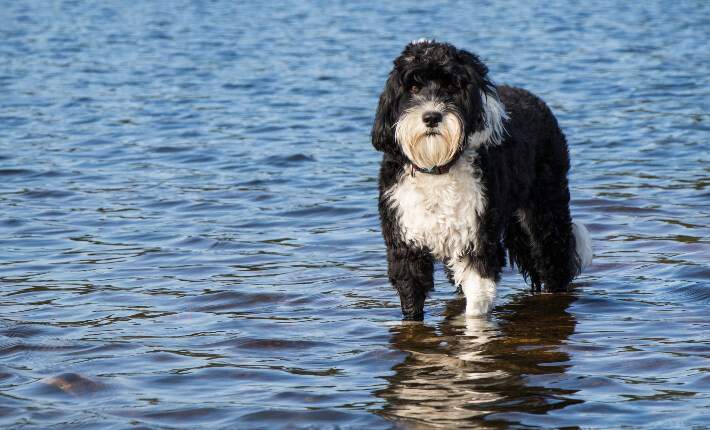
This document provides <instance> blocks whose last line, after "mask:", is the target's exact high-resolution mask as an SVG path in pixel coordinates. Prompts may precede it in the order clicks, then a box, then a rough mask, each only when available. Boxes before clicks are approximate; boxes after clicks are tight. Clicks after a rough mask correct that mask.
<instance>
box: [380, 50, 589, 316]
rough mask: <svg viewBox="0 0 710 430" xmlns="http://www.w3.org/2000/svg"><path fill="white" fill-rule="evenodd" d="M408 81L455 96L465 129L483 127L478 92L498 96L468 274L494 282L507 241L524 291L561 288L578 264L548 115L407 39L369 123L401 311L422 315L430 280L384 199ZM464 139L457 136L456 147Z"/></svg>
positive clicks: (460, 58) (480, 72)
mask: <svg viewBox="0 0 710 430" xmlns="http://www.w3.org/2000/svg"><path fill="white" fill-rule="evenodd" d="M432 83H436V85H433V86H432ZM413 85H417V86H419V87H421V88H422V91H426V90H427V89H431V91H435V92H436V93H437V96H439V97H444V98H446V99H447V100H449V101H451V102H452V103H454V104H455V105H456V106H457V107H458V109H459V111H460V113H461V116H462V119H463V127H464V136H469V134H470V133H472V132H475V131H481V130H483V129H484V128H485V127H486V126H487V125H486V123H485V117H484V108H483V101H482V97H481V94H484V95H486V96H490V97H498V98H499V99H500V101H501V102H502V103H503V104H504V106H505V108H506V112H507V114H508V118H507V120H506V121H505V122H504V127H505V131H506V133H505V134H504V137H503V140H502V141H501V142H499V143H500V144H494V143H493V142H489V143H487V144H483V145H481V146H480V147H479V148H478V150H477V155H476V157H475V159H474V161H473V163H474V171H475V172H477V173H476V174H477V175H478V176H479V177H478V178H477V179H478V180H480V181H481V183H482V185H483V187H482V189H483V190H485V191H484V192H485V197H486V200H487V204H486V209H485V213H484V214H482V216H480V218H479V220H478V222H479V227H478V234H477V238H476V242H475V243H471V245H470V246H469V247H468V248H467V251H466V253H467V256H468V257H470V259H471V262H472V265H473V267H474V268H475V270H476V272H478V273H479V274H480V275H481V276H483V277H487V278H492V279H495V280H497V279H498V278H499V276H500V273H501V269H502V267H503V266H504V265H505V252H506V249H507V253H508V257H509V260H510V263H511V264H512V265H514V266H517V267H518V268H519V270H520V272H521V273H522V274H523V275H524V277H525V279H527V280H529V281H530V282H531V284H532V288H533V290H540V289H541V286H544V289H545V291H549V292H558V291H566V290H567V288H568V285H569V284H570V281H571V280H572V278H573V277H574V276H575V275H576V274H577V273H578V272H579V270H580V262H579V257H578V256H577V254H576V252H575V238H574V235H573V232H572V219H571V217H570V210H569V200H570V194H569V190H568V184H567V172H568V170H569V154H568V150H567V143H566V140H565V136H564V135H563V133H562V131H561V130H560V128H559V126H558V124H557V120H556V119H555V117H554V115H553V114H552V112H551V111H550V109H549V108H548V107H547V105H546V104H545V103H544V102H543V101H542V100H540V99H539V98H537V97H536V96H535V95H533V94H531V93H530V92H528V91H525V90H523V89H520V88H513V87H508V86H495V85H493V83H492V82H491V81H490V80H489V78H488V69H487V67H486V66H485V65H484V64H483V63H482V62H481V61H480V60H479V58H478V57H477V56H475V55H473V54H471V53H469V52H466V51H464V50H460V49H457V48H455V47H454V46H452V45H450V44H446V43H437V42H429V41H424V42H415V43H411V44H409V45H408V46H407V47H406V48H405V50H404V51H403V52H402V54H401V55H400V56H399V57H398V58H397V59H396V60H395V61H394V68H393V70H392V71H391V73H390V74H389V77H388V79H387V83H386V84H385V88H384V91H383V92H382V95H381V96H380V99H379V105H378V108H377V114H376V117H375V122H374V126H373V128H372V144H373V146H374V147H375V148H376V149H377V150H379V151H382V152H384V154H383V157H382V164H381V168H380V177H379V190H380V199H379V212H380V218H381V223H382V234H383V236H384V240H385V243H386V245H387V261H388V267H389V279H390V281H391V283H392V285H393V286H394V287H395V289H396V290H397V291H398V293H399V295H400V299H401V304H402V312H403V314H404V318H405V319H414V320H421V319H422V318H423V308H424V301H425V298H426V295H427V292H428V291H429V290H431V289H432V288H433V262H434V258H433V257H432V255H431V253H430V252H429V251H430V250H429V249H427V248H426V247H425V248H421V247H417V246H415V245H413V244H411V243H408V242H407V241H405V240H404V239H403V234H402V230H401V229H402V227H401V226H400V224H399V220H398V217H397V214H396V213H395V210H394V209H393V208H392V207H391V205H390V204H388V200H387V197H386V191H387V190H389V189H390V188H391V187H392V186H393V185H394V184H396V183H397V182H398V181H399V180H400V178H402V175H405V174H410V171H409V170H408V167H409V164H410V161H409V160H408V159H407V157H406V156H405V155H404V153H403V151H402V148H400V145H398V144H397V142H396V140H395V136H394V127H395V124H396V123H397V121H398V118H400V115H401V114H402V113H403V112H404V110H405V109H407V108H408V106H410V104H411V103H412V96H411V94H410V91H408V89H409V88H410V87H412V86H413ZM468 143H469V142H467V139H464V141H463V142H462V144H461V147H460V148H459V153H460V152H461V151H464V150H465V149H466V147H467V145H468ZM418 174H419V173H418ZM472 179H473V178H472ZM521 220H525V221H524V222H521ZM474 249H475V250H476V251H475V252H474V251H473V250H474Z"/></svg>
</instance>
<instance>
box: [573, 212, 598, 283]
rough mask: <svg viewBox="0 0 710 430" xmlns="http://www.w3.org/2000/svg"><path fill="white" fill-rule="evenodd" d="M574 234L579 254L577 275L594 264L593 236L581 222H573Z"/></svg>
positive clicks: (576, 249)
mask: <svg viewBox="0 0 710 430" xmlns="http://www.w3.org/2000/svg"><path fill="white" fill-rule="evenodd" d="M572 233H573V234H574V243H575V251H576V253H577V274H580V273H582V271H583V270H584V269H586V268H587V267H589V266H590V265H591V264H592V257H593V256H594V253H593V252H592V236H591V235H590V234H589V230H587V227H585V226H584V224H582V223H581V222H579V221H572Z"/></svg>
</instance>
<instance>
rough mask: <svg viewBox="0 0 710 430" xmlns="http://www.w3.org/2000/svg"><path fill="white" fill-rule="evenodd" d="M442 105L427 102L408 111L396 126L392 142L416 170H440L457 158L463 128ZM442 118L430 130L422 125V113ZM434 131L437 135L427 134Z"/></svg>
mask: <svg viewBox="0 0 710 430" xmlns="http://www.w3.org/2000/svg"><path fill="white" fill-rule="evenodd" d="M445 108H446V106H445V105H444V104H443V103H440V102H435V101H426V102H424V103H420V104H417V106H415V107H413V108H410V109H407V110H406V111H405V112H404V114H403V115H402V117H401V118H400V120H399V121H397V124H396V125H395V139H396V140H397V142H399V144H400V145H401V147H402V150H403V151H404V155H406V156H407V158H409V160H410V161H411V162H413V163H414V164H416V165H417V166H419V167H422V168H425V169H430V168H432V167H434V166H443V165H445V164H446V163H448V162H449V161H451V159H452V158H453V157H454V155H456V152H457V150H458V149H459V146H460V145H461V141H462V138H463V133H462V132H463V125H462V123H461V119H460V117H459V115H458V114H457V113H456V112H455V111H451V110H446V109H445ZM429 111H435V112H439V113H441V114H442V116H443V118H442V120H441V123H439V125H438V126H437V127H436V128H434V129H430V128H429V127H427V126H426V124H424V121H422V115H423V114H424V113H425V112H429ZM431 131H435V132H436V134H427V133H428V132H431Z"/></svg>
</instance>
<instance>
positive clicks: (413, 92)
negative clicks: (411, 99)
mask: <svg viewBox="0 0 710 430" xmlns="http://www.w3.org/2000/svg"><path fill="white" fill-rule="evenodd" d="M409 92H410V93H412V94H416V93H418V92H419V87H418V86H416V85H412V86H411V87H409Z"/></svg>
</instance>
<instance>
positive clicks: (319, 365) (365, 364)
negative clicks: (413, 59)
mask: <svg viewBox="0 0 710 430" xmlns="http://www.w3.org/2000/svg"><path fill="white" fill-rule="evenodd" d="M709 29H710V3H709V2H705V1H678V2H665V1H660V0H659V1H644V2H621V1H619V2H599V3H598V4H596V5H587V4H576V5H574V4H571V2H570V3H568V2H563V1H559V2H557V1H553V2H544V1H533V2H527V3H526V4H524V5H523V4H520V3H519V2H514V1H500V2H494V3H489V2H444V1H432V2H425V3H414V2H412V3H406V2H401V3H400V2H379V3H373V4H364V3H360V2H325V1H320V2H298V1H293V2H281V1H278V2H277V1H274V2H271V1H266V2H261V3H259V4H241V2H231V1H227V0H224V1H194V2H193V1H162V2H160V1H155V2H121V1H117V0H113V1H98V0H97V1H88V2H84V1H42V0H27V1H16V2H4V4H3V5H2V10H1V11H0V37H1V39H0V40H2V44H0V94H1V96H0V243H1V244H2V249H3V252H2V254H1V255H0V427H2V428H5V429H13V428H14V429H20V428H21V429H45V428H50V427H55V428H77V429H78V428H81V429H94V428H95V429H124V428H169V429H173V428H176V429H177V428H180V429H191V428H235V427H236V428H265V429H273V428H281V427H287V428H303V427H314V428H335V427H338V428H364V427H367V428H369V429H381V428H382V429H386V428H392V427H398V428H429V427H437V426H439V427H442V428H466V427H473V428H506V427H513V428H523V427H524V428H530V427H536V426H539V427H568V428H575V427H576V426H579V427H584V428H610V427H621V426H628V427H633V428H637V427H653V428H663V429H669V428H710V317H709V316H708V315H709V314H708V309H709V307H710V285H709V282H708V281H709V280H710V268H709V266H708V262H709V261H710V239H709V238H710V228H709V227H708V219H710V218H709V216H710V191H709V190H708V186H709V184H710V167H709V166H710V164H709V161H710V156H709V155H708V154H709V153H710V143H709V138H710V114H709V112H710V84H709V81H708V76H710V54H709V52H710V45H708V30H709ZM425 36H426V37H436V38H438V39H441V40H446V41H450V42H452V43H454V44H456V45H458V46H460V47H464V48H467V49H470V50H472V51H474V52H477V53H478V54H480V55H481V57H482V58H483V59H484V60H485V61H486V62H487V64H488V65H489V67H490V69H491V74H492V76H493V78H494V79H495V80H496V81H497V82H499V83H509V84H514V85H520V86H524V87H526V88H528V89H530V90H532V91H533V92H535V93H537V94H538V95H540V96H541V97H543V98H544V99H545V100H546V101H547V102H548V103H549V104H550V106H551V107H552V109H553V111H554V112H555V113H556V115H557V116H558V118H559V121H560V123H561V125H562V128H563V129H564V131H565V132H566V134H567V136H568V140H569V141H570V146H571V153H572V158H573V162H572V164H573V168H572V171H571V186H572V195H573V213H574V215H575V217H576V218H577V219H579V220H581V221H583V222H584V223H586V224H587V226H588V227H589V229H590V230H591V232H592V235H593V238H594V244H595V254H596V257H595V258H596V260H595V264H594V266H593V267H592V268H591V269H590V270H588V271H587V272H586V273H585V274H584V275H583V276H582V277H580V278H579V279H578V281H577V282H576V289H575V291H574V292H573V293H571V294H567V295H558V296H553V295H532V294H531V293H530V292H529V288H528V287H527V286H526V285H525V284H524V282H523V280H522V278H521V277H520V276H519V275H518V274H516V273H513V272H511V271H510V270H506V272H505V273H504V277H503V281H502V283H501V287H500V296H499V299H498V301H497V305H496V307H495V309H494V311H493V313H492V315H491V318H490V319H489V320H480V319H472V320H466V319H465V318H463V317H462V315H461V314H462V310H463V305H464V303H463V299H462V298H460V297H458V296H457V295H456V294H455V291H454V289H453V287H451V286H450V285H448V283H446V282H445V280H444V277H443V276H442V275H441V274H440V273H439V274H437V278H436V279H437V281H436V285H437V289H436V292H434V293H433V294H432V296H431V298H430V299H429V300H428V303H427V308H426V311H427V313H426V316H425V321H424V323H422V324H402V323H401V322H400V309H399V301H398V298H397V296H396V294H395V293H394V291H393V290H392V289H391V287H390V286H389V285H388V282H387V277H386V262H385V249H384V245H383V242H382V239H381V237H380V231H379V221H378V217H377V210H376V198H377V171H378V167H379V159H380V155H379V154H378V153H377V152H375V151H374V150H373V149H372V147H371V145H370V141H369V131H370V126H371V123H372V119H373V115H374V109H375V105H376V100H377V97H378V95H379V92H380V90H381V89H382V86H383V84H384V80H385V77H386V75H387V73H388V72H389V69H390V67H391V61H392V59H394V58H395V57H396V56H397V55H398V53H399V51H400V50H401V49H402V48H403V46H404V45H405V44H406V42H407V41H409V40H411V39H415V38H419V37H425Z"/></svg>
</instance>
